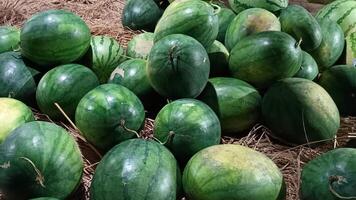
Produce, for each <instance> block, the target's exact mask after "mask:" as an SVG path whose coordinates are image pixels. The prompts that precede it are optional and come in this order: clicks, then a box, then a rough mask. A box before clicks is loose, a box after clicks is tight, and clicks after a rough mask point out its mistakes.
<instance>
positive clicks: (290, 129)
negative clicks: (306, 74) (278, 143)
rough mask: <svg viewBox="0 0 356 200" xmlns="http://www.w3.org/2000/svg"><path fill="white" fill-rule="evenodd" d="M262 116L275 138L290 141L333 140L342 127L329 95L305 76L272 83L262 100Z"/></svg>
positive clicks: (297, 142) (299, 142)
mask: <svg viewBox="0 0 356 200" xmlns="http://www.w3.org/2000/svg"><path fill="white" fill-rule="evenodd" d="M262 116H263V118H264V121H265V123H266V125H267V126H268V127H269V128H270V129H271V130H272V133H273V134H274V135H275V136H276V137H278V138H280V139H281V140H284V141H286V142H288V143H291V144H304V143H307V142H312V141H319V140H325V139H333V138H334V136H335V135H336V133H337V131H338V129H339V127H340V116H339V111H338V109H337V107H336V105H335V103H334V101H333V100H332V98H331V97H330V95H329V94H328V93H327V92H326V91H325V90H324V89H323V88H322V87H321V86H319V85H318V84H316V83H314V82H313V81H310V80H307V79H302V78H286V79H282V80H280V81H278V82H277V83H276V84H274V85H273V86H271V87H270V88H269V90H268V91H267V93H266V94H265V96H264V97H263V100H262Z"/></svg>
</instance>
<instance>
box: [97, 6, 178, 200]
mask: <svg viewBox="0 0 356 200" xmlns="http://www.w3.org/2000/svg"><path fill="white" fill-rule="evenodd" d="M131 1H132V0H131ZM180 176H181V175H180V170H179V168H178V165H177V161H176V160H175V158H174V156H173V155H172V154H171V152H169V150H168V149H166V148H165V147H164V146H163V145H161V144H159V143H157V142H155V141H151V140H143V139H131V140H128V141H125V142H122V143H120V144H118V145H116V146H115V147H114V148H112V149H111V150H110V151H109V152H108V153H107V154H106V155H105V156H104V158H103V159H102V161H101V162H100V163H99V165H98V167H97V168H96V170H95V173H94V177H93V181H92V184H91V187H90V199H92V200H104V199H107V200H109V199H116V200H126V199H132V200H146V199H155V200H176V198H177V197H178V194H177V190H178V188H179V187H180V184H181V183H180Z"/></svg>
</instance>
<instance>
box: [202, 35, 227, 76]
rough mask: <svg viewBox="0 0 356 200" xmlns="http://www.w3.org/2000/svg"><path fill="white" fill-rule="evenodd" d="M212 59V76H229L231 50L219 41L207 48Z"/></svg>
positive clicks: (210, 59)
mask: <svg viewBox="0 0 356 200" xmlns="http://www.w3.org/2000/svg"><path fill="white" fill-rule="evenodd" d="M207 53H208V56H209V61H210V74H209V76H210V77H217V76H228V75H229V55H230V54H229V51H228V50H227V49H226V47H225V46H224V45H223V44H222V43H221V42H219V41H217V40H215V41H214V43H213V44H212V45H211V46H210V47H209V48H207Z"/></svg>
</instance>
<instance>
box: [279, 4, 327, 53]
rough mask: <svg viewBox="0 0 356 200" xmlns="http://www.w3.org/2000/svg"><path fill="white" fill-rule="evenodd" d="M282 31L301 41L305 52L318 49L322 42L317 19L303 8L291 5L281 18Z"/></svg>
mask: <svg viewBox="0 0 356 200" xmlns="http://www.w3.org/2000/svg"><path fill="white" fill-rule="evenodd" d="M279 20H280V21H281V27H282V31H283V32H286V33H288V34H290V35H291V36H293V37H294V39H296V40H297V41H301V47H302V49H303V50H305V51H307V52H309V51H313V50H315V49H316V48H318V47H319V46H320V44H321V41H322V38H323V36H322V32H321V28H320V25H319V23H318V22H317V21H316V19H315V18H314V17H313V16H312V15H311V14H310V13H309V12H308V11H307V10H306V9H305V8H303V7H302V6H299V5H290V6H288V7H287V8H286V9H283V10H282V11H281V14H280V16H279Z"/></svg>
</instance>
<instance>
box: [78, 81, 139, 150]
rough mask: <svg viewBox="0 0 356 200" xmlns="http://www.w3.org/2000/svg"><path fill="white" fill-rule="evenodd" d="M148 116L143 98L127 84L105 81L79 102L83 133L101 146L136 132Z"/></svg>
mask: <svg viewBox="0 0 356 200" xmlns="http://www.w3.org/2000/svg"><path fill="white" fill-rule="evenodd" d="M144 120H145V112H144V108H143V105H142V103H141V101H140V100H139V98H138V97H137V96H136V95H135V94H134V93H133V92H131V91H130V90H129V89H127V88H126V87H123V86H121V85H116V84H104V85H100V86H98V87H96V88H95V89H93V90H91V91H90V92H88V93H87V94H86V95H85V96H84V97H83V98H82V99H81V100H80V102H79V104H78V107H77V110H76V113H75V122H76V125H77V126H78V128H79V129H80V130H81V133H82V134H83V136H84V137H85V138H86V139H87V140H88V141H89V142H90V143H92V144H94V145H95V146H96V147H98V148H99V149H101V150H109V149H110V148H111V147H113V146H114V145H116V144H118V143H120V142H122V141H124V140H127V139H130V138H132V137H134V136H135V134H134V131H139V130H140V128H141V126H142V125H143V123H144Z"/></svg>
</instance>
